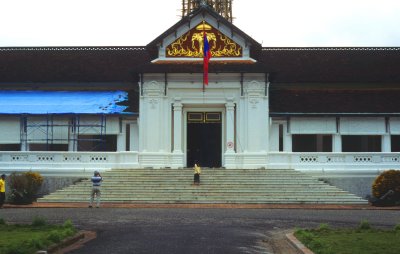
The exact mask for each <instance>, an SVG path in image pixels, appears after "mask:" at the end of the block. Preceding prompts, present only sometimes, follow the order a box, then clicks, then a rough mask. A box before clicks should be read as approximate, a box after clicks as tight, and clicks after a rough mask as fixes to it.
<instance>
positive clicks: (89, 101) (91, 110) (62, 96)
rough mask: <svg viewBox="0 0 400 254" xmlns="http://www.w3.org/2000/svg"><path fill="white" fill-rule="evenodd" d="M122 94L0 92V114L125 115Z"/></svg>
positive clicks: (116, 92) (124, 99) (126, 97)
mask: <svg viewBox="0 0 400 254" xmlns="http://www.w3.org/2000/svg"><path fill="white" fill-rule="evenodd" d="M127 99H128V93H127V92H124V91H0V114H125V112H123V111H124V110H125V109H126V108H127V106H120V105H117V104H118V103H119V102H123V101H126V100H127Z"/></svg>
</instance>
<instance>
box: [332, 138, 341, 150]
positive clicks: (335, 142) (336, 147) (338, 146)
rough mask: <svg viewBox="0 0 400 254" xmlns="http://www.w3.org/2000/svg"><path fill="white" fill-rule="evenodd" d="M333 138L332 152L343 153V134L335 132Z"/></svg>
mask: <svg viewBox="0 0 400 254" xmlns="http://www.w3.org/2000/svg"><path fill="white" fill-rule="evenodd" d="M332 138H333V142H332V146H333V147H332V152H334V153H341V152H342V136H341V135H340V134H333V135H332Z"/></svg>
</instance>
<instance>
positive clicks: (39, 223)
mask: <svg viewBox="0 0 400 254" xmlns="http://www.w3.org/2000/svg"><path fill="white" fill-rule="evenodd" d="M46 225H47V222H46V219H45V218H42V217H35V218H34V219H33V221H32V226H34V227H43V226H46Z"/></svg>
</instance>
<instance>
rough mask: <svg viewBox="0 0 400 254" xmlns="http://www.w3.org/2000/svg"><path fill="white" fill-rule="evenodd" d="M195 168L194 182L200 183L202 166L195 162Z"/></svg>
mask: <svg viewBox="0 0 400 254" xmlns="http://www.w3.org/2000/svg"><path fill="white" fill-rule="evenodd" d="M193 169H194V180H193V183H194V184H195V185H200V174H201V168H200V166H199V165H198V163H195V164H194V167H193Z"/></svg>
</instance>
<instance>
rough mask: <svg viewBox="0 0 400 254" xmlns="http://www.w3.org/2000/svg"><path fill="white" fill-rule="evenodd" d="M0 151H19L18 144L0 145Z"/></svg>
mask: <svg viewBox="0 0 400 254" xmlns="http://www.w3.org/2000/svg"><path fill="white" fill-rule="evenodd" d="M0 151H21V145H20V144H0Z"/></svg>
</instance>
